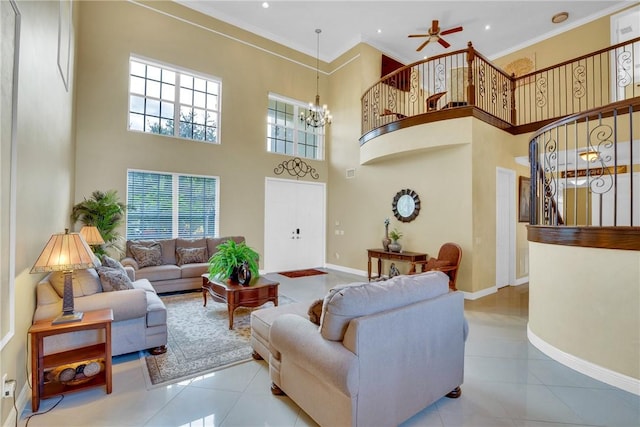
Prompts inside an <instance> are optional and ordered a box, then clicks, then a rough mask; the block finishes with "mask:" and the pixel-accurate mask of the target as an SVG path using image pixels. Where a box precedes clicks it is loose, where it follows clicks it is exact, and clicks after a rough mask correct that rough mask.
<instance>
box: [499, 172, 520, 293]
mask: <svg viewBox="0 0 640 427" xmlns="http://www.w3.org/2000/svg"><path fill="white" fill-rule="evenodd" d="M515 282H516V173H515V171H513V170H511V169H504V168H496V287H497V288H502V287H504V286H507V285H513V284H515Z"/></svg>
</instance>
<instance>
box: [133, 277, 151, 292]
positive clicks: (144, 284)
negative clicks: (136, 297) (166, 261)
mask: <svg viewBox="0 0 640 427" xmlns="http://www.w3.org/2000/svg"><path fill="white" fill-rule="evenodd" d="M132 285H133V288H134V289H144V290H145V291H147V292H151V293H154V294H155V293H156V290H155V289H154V288H153V285H152V284H151V282H149V281H148V280H147V279H138V280H136V281H135V282H132Z"/></svg>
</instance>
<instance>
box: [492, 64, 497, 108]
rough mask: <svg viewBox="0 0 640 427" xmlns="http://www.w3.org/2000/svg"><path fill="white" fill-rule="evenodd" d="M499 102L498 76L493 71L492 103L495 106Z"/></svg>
mask: <svg viewBox="0 0 640 427" xmlns="http://www.w3.org/2000/svg"><path fill="white" fill-rule="evenodd" d="M497 102H498V76H497V75H496V71H495V70H492V72H491V103H492V104H495V103H497Z"/></svg>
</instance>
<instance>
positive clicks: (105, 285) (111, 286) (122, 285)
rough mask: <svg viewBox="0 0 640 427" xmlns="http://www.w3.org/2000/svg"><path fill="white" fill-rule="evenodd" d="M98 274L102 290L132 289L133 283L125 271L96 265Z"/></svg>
mask: <svg viewBox="0 0 640 427" xmlns="http://www.w3.org/2000/svg"><path fill="white" fill-rule="evenodd" d="M98 275H99V276H100V282H102V291H103V292H113V291H122V290H125V289H133V283H131V279H129V276H127V273H125V272H124V271H120V270H118V269H116V268H109V267H98Z"/></svg>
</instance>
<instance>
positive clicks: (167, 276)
mask: <svg viewBox="0 0 640 427" xmlns="http://www.w3.org/2000/svg"><path fill="white" fill-rule="evenodd" d="M180 277H181V271H180V267H178V266H177V265H156V266H153V267H147V268H141V269H140V270H138V271H136V279H147V280H149V281H150V282H154V281H156V280H171V279H179V278H180Z"/></svg>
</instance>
